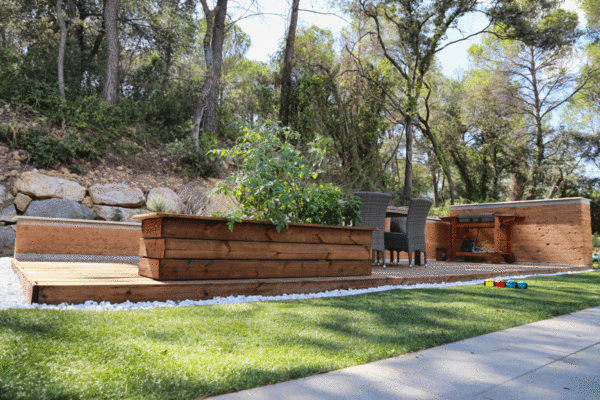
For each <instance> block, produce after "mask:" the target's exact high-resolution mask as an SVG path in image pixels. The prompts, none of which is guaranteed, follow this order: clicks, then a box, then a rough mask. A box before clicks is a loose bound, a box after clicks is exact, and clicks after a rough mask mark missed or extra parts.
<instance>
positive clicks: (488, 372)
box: [213, 307, 600, 400]
mask: <svg viewBox="0 0 600 400" xmlns="http://www.w3.org/2000/svg"><path fill="white" fill-rule="evenodd" d="M213 399H222V400H237V399H244V400H247V399H257V400H258V399H260V400H275V399H277V400H280V399H294V400H300V399H302V400H307V399H315V400H316V399H318V400H330V399H331V400H332V399H335V400H343V399H361V400H364V399H377V400H382V399H394V400H396V399H478V400H484V399H488V400H489V399H494V400H506V399H519V400H525V399H536V400H539V399H542V400H550V399H576V400H583V399H594V400H598V399H600V307H594V308H590V309H587V310H583V311H579V312H576V313H573V314H569V315H563V316H561V317H557V318H552V319H549V320H545V321H539V322H535V323H532V324H528V325H523V326H518V327H515V328H511V329H507V330H504V331H500V332H495V333H491V334H488V335H484V336H479V337H474V338H471V339H467V340H462V341H460V342H456V343H452V344H449V345H444V346H440V347H435V348H431V349H428V350H423V351H419V352H417V353H411V354H407V355H404V356H400V357H394V358H390V359H388V360H383V361H377V362H373V363H370V364H365V365H360V366H356V367H350V368H345V369H342V370H339V371H334V372H329V373H326V374H321V375H316V376H312V377H308V378H303V379H298V380H295V381H289V382H282V383H278V384H275V385H270V386H263V387H259V388H256V389H251V390H245V391H242V392H238V393H232V394H227V395H222V396H218V397H213Z"/></svg>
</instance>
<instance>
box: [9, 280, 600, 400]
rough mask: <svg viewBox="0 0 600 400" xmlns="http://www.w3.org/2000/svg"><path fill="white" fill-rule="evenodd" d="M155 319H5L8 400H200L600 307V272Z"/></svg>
mask: <svg viewBox="0 0 600 400" xmlns="http://www.w3.org/2000/svg"><path fill="white" fill-rule="evenodd" d="M527 282H528V283H529V284H530V288H529V289H527V290H517V289H505V288H489V287H488V288H486V287H484V286H483V285H477V286H463V287H452V288H444V289H424V290H395V291H390V292H382V293H375V294H369V295H361V296H349V297H341V298H329V299H318V300H303V301H289V302H269V303H246V304H236V305H221V306H207V307H181V308H172V309H167V308H162V309H153V310H146V311H124V312H105V313H98V312H82V311H43V310H6V311H0V399H11V400H13V399H36V400H37V399H186V400H188V399H189V400H191V399H197V398H198V397H202V396H204V395H209V394H210V395H216V394H220V393H226V392H231V391H237V390H241V389H246V388H251V387H255V386H260V385H265V384H269V383H273V382H279V381H283V380H288V379H293V378H298V377H302V376H307V375H312V374H316V373H318V372H322V371H330V370H335V369H339V368H343V367H347V366H351V365H357V364H364V363H366V362H369V361H374V360H380V359H383V358H388V357H391V356H395V355H399V354H403V353H408V352H412V351H416V350H420V349H424V348H428V347H432V346H437V345H440V344H443V343H450V342H454V341H457V340H461V339H465V338H469V337H472V336H477V335H482V334H485V333H489V332H494V331H497V330H501V329H506V328H510V327H513V326H516V325H522V324H526V323H530V322H534V321H538V320H540V319H545V318H550V317H553V316H557V315H561V314H566V313H569V312H572V311H576V310H581V309H585V308H588V307H592V306H598V305H600V272H599V271H595V272H590V273H585V274H574V275H563V276H553V277H539V278H529V279H527Z"/></svg>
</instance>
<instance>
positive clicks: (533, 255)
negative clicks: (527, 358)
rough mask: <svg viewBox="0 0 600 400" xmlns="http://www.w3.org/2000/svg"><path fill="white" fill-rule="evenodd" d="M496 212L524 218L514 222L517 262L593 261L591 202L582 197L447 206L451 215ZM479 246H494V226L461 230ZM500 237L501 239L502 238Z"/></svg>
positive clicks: (559, 262) (571, 263)
mask: <svg viewBox="0 0 600 400" xmlns="http://www.w3.org/2000/svg"><path fill="white" fill-rule="evenodd" d="M492 212H498V213H502V214H517V215H521V216H524V217H525V220H524V221H523V222H521V223H517V224H515V225H513V253H514V255H515V258H516V261H517V262H531V263H544V264H545V263H550V264H568V265H591V264H592V225H591V214H590V201H589V200H588V199H584V198H581V197H577V198H567V199H552V200H531V201H515V202H505V203H486V204H468V205H459V206H450V216H458V215H459V214H480V213H492ZM461 232H462V233H459V235H461V236H459V238H458V241H457V242H458V246H460V242H461V241H462V240H463V239H464V238H466V237H467V236H469V237H470V238H471V239H473V240H475V242H476V244H477V245H478V246H483V247H485V248H487V249H493V243H494V241H493V237H492V235H493V229H479V230H478V229H469V230H466V229H465V230H461ZM505 239H506V238H504V237H503V236H501V241H503V240H505Z"/></svg>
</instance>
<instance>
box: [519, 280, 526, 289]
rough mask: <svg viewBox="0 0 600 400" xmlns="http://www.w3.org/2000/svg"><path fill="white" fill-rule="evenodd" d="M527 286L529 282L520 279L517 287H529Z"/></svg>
mask: <svg viewBox="0 0 600 400" xmlns="http://www.w3.org/2000/svg"><path fill="white" fill-rule="evenodd" d="M527 286H528V285H527V282H525V281H519V283H517V287H518V288H519V289H527Z"/></svg>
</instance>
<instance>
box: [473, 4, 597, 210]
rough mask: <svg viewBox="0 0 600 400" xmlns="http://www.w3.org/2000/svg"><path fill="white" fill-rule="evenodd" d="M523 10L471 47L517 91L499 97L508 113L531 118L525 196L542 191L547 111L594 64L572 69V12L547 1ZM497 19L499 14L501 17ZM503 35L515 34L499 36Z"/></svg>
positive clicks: (549, 132)
mask: <svg viewBox="0 0 600 400" xmlns="http://www.w3.org/2000/svg"><path fill="white" fill-rule="evenodd" d="M521 7H522V8H523V9H526V10H528V11H531V9H534V11H535V12H528V13H527V14H526V15H521V16H520V17H519V18H516V19H506V18H504V20H505V21H504V23H503V25H500V27H499V29H498V30H497V31H495V33H496V35H497V37H490V38H488V39H486V40H484V43H483V44H482V46H479V47H477V46H476V47H474V48H473V51H472V54H474V55H475V56H476V57H479V58H480V59H482V60H487V62H488V65H489V66H490V68H495V69H496V68H497V69H499V70H501V71H502V73H503V74H504V75H505V76H506V77H507V78H508V79H510V80H511V81H512V83H513V85H516V87H517V88H518V90H517V91H515V90H509V91H506V92H505V96H504V99H505V101H506V104H507V105H509V106H510V107H511V109H512V112H513V113H516V114H520V115H524V116H527V117H529V118H531V121H532V125H533V126H532V130H533V132H532V134H531V137H532V138H533V141H532V148H533V150H534V156H533V160H531V168H530V172H529V176H528V178H527V181H526V182H522V183H521V185H525V186H526V187H527V194H526V197H527V198H529V199H536V198H540V197H543V196H544V193H545V192H546V191H547V190H548V189H547V180H548V179H549V178H550V177H549V176H548V175H547V172H548V170H549V168H550V167H551V166H550V165H548V163H547V161H548V160H547V154H546V153H547V146H548V145H549V144H551V142H554V141H557V140H558V139H560V136H561V135H560V134H558V133H556V131H555V130H553V129H551V128H550V126H549V125H548V120H549V119H550V116H551V115H552V112H553V111H555V110H557V109H558V108H559V107H561V106H562V105H563V104H565V103H567V102H568V101H569V99H571V98H572V97H573V96H575V95H576V94H577V93H578V92H579V91H580V90H581V89H583V88H584V87H585V85H586V84H587V82H588V80H589V78H590V77H591V76H592V75H593V74H594V73H595V71H594V69H590V68H584V71H586V73H585V76H583V77H579V81H578V75H577V74H576V73H575V72H574V71H575V70H576V69H577V68H576V67H577V66H576V65H575V64H576V61H577V60H578V56H577V54H576V49H575V43H576V41H577V39H578V38H579V37H580V36H581V34H582V32H581V31H580V30H579V29H578V28H577V15H576V14H575V13H573V12H568V11H565V10H562V9H560V8H558V4H557V3H556V2H554V1H551V2H541V3H539V4H538V3H537V2H536V3H533V2H524V3H523V5H522V6H521ZM501 20H502V18H501ZM504 37H509V38H512V39H515V40H501V39H502V38H504Z"/></svg>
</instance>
